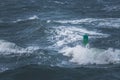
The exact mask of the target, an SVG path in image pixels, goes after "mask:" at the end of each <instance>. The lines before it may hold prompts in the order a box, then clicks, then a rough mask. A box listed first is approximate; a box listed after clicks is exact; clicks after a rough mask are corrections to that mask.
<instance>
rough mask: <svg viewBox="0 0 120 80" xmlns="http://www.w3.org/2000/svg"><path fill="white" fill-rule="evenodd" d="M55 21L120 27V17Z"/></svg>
mask: <svg viewBox="0 0 120 80" xmlns="http://www.w3.org/2000/svg"><path fill="white" fill-rule="evenodd" d="M54 22H58V23H62V24H67V23H70V24H89V25H92V26H93V25H95V27H102V28H120V26H119V25H120V18H84V19H78V20H57V21H54Z"/></svg>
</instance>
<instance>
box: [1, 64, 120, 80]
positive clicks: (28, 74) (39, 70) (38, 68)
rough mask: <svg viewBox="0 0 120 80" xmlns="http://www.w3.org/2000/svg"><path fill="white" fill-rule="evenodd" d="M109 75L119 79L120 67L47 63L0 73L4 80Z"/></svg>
mask: <svg viewBox="0 0 120 80" xmlns="http://www.w3.org/2000/svg"><path fill="white" fill-rule="evenodd" d="M116 72H117V73H116ZM111 73H112V74H111ZM113 74H115V75H113ZM116 74H117V75H118V76H116ZM96 75H97V77H96ZM85 76H87V77H85ZM106 77H107V78H106ZM108 77H110V79H111V78H112V79H113V80H114V79H119V78H120V77H119V68H87V67H86V68H85V67H78V68H64V67H51V66H45V65H43V66H42V65H27V66H24V67H20V68H17V69H13V70H9V71H5V72H3V73H1V74H0V79H2V80H9V79H11V80H16V79H17V80H20V79H21V80H36V79H37V80H78V79H79V80H80V79H83V80H94V79H95V80H96V79H98V78H100V79H102V80H106V79H108Z"/></svg>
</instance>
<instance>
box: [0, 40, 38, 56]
mask: <svg viewBox="0 0 120 80" xmlns="http://www.w3.org/2000/svg"><path fill="white" fill-rule="evenodd" d="M37 49H39V48H38V47H27V48H22V47H19V46H17V45H16V44H15V43H11V42H8V41H5V40H0V54H2V55H8V54H11V53H15V54H22V53H32V52H33V51H35V50H37Z"/></svg>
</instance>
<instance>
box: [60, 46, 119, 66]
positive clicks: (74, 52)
mask: <svg viewBox="0 0 120 80" xmlns="http://www.w3.org/2000/svg"><path fill="white" fill-rule="evenodd" d="M60 52H61V53H63V54H64V55H65V56H68V57H72V58H71V60H70V62H73V63H77V64H79V65H87V64H109V63H113V64H114V63H119V62H120V50H113V49H112V48H109V49H108V50H103V49H97V48H85V47H82V46H80V45H77V46H75V47H65V48H63V49H62V50H61V51H60Z"/></svg>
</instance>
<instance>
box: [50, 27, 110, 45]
mask: <svg viewBox="0 0 120 80" xmlns="http://www.w3.org/2000/svg"><path fill="white" fill-rule="evenodd" d="M53 30H54V32H53V31H52V32H51V33H52V34H53V33H54V35H53V37H52V38H53V39H54V40H55V41H56V44H55V45H56V46H59V47H60V46H63V45H64V44H68V43H72V42H75V41H78V40H82V37H83V35H84V34H85V33H87V34H88V35H97V36H98V37H106V36H108V35H106V34H102V33H97V32H95V31H89V30H86V29H84V28H77V27H73V26H69V27H66V26H59V27H57V28H56V27H55V29H53ZM94 37H95V36H90V37H89V38H94ZM52 41H53V40H52Z"/></svg>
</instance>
